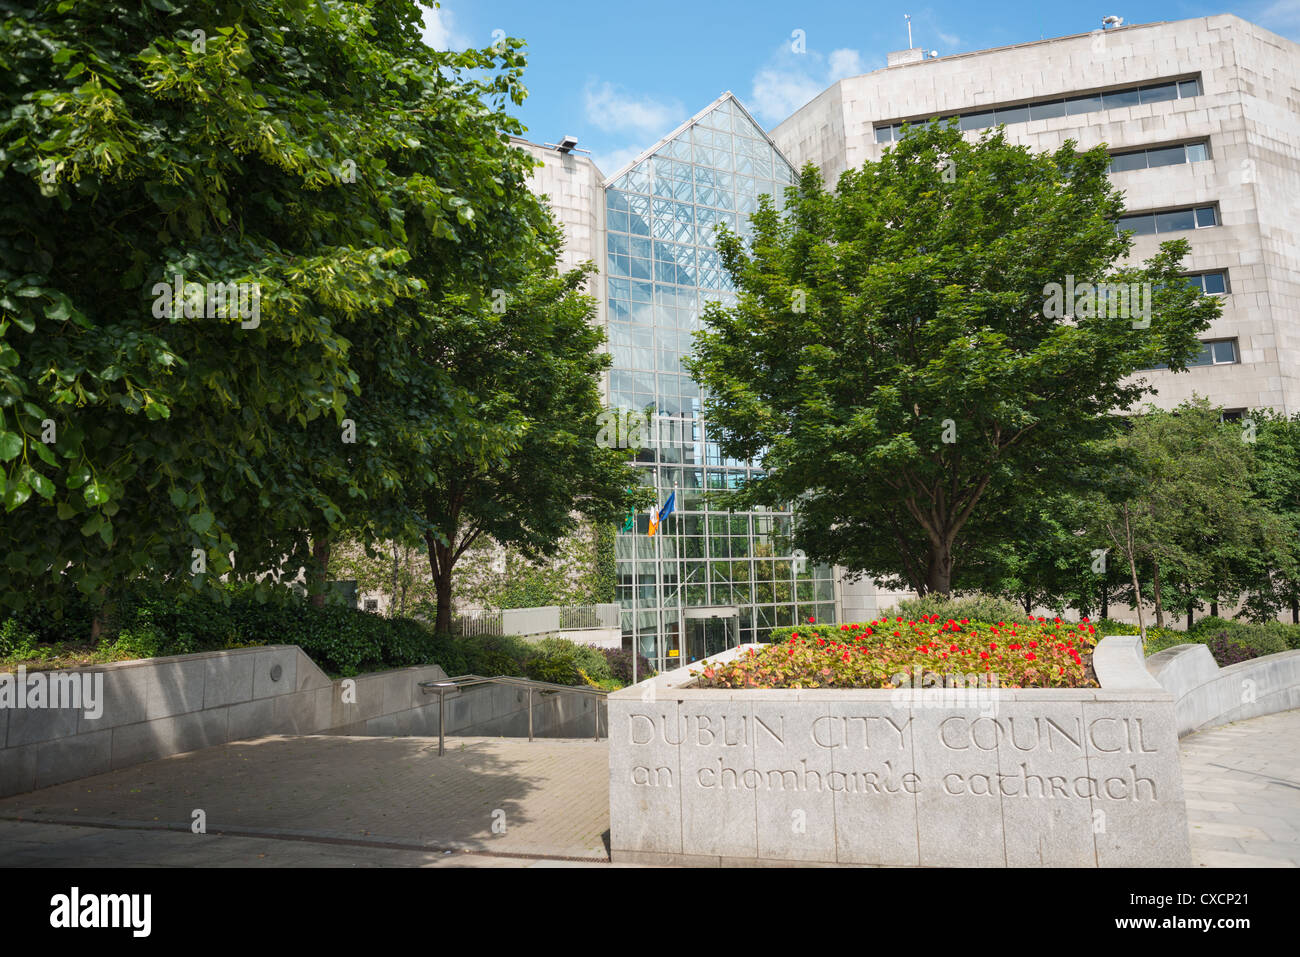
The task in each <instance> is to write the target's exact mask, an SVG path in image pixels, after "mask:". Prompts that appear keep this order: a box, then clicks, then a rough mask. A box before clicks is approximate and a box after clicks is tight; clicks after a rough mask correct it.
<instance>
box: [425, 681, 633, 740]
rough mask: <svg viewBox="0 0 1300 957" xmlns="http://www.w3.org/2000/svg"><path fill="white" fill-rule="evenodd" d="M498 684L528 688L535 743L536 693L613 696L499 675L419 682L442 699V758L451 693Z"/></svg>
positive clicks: (598, 690)
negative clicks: (534, 708)
mask: <svg viewBox="0 0 1300 957" xmlns="http://www.w3.org/2000/svg"><path fill="white" fill-rule="evenodd" d="M492 682H498V683H500V684H505V685H513V686H515V687H516V688H527V689H528V740H529V741H532V740H533V691H534V690H538V691H540V692H541V693H542V694H559V693H560V692H564V691H567V692H570V693H574V694H588V695H593V696H594V697H597V698H605V697H608V696H609V692H608V691H606V690H605V689H604V688H592V687H590V686H589V685H559V684H555V683H554V682H551V681H536V680H534V679H532V678H516V677H514V676H513V675H497V676H496V677H495V678H485V677H483V676H482V675H459V676H457V677H455V678H440V679H434V680H432V681H420V682H417V684H419V686H420V691H421V693H422V694H436V695H437V696H438V756H439V757H442V756H443V755H444V754H445V753H446V751H447V748H446V729H447V721H446V718H447V714H446V708H445V706H444V705H445V702H446V700H447V694H448V693H449V692H451V691H460V690H461V689H462V688H469V687H473V686H474V685H482V684H490V683H492ZM592 711H593V712H594V713H595V717H596V738H595V739H596V740H597V741H599V740H600V705H599V704H597V705H596V707H594V708H593V709H592Z"/></svg>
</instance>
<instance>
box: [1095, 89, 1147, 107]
mask: <svg viewBox="0 0 1300 957" xmlns="http://www.w3.org/2000/svg"><path fill="white" fill-rule="evenodd" d="M1101 96H1102V102H1103V103H1105V104H1106V109H1108V110H1118V109H1121V108H1122V107H1125V106H1137V105H1138V104H1139V103H1141V102H1142V98H1141V96H1139V94H1138V91H1137V90H1112V91H1111V92H1110V93H1103V94H1102V95H1101Z"/></svg>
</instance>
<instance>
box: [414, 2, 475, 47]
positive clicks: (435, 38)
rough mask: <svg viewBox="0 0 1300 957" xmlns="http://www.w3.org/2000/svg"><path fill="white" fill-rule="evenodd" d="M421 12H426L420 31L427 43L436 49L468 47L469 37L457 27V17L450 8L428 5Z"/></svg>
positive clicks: (421, 36)
mask: <svg viewBox="0 0 1300 957" xmlns="http://www.w3.org/2000/svg"><path fill="white" fill-rule="evenodd" d="M421 12H422V13H423V14H424V29H423V30H421V31H420V38H421V39H423V40H424V42H425V44H426V45H428V46H431V47H433V48H434V49H435V50H465V49H468V47H469V45H470V42H469V37H467V36H465V35H464V34H463V33H460V32H459V31H458V30H457V29H456V17H455V16H454V15H453V14H452V12H451V11H450V10H448V9H447V8H446V7H441V8H439V9H434V8H432V7H428V8H426V9H424V10H422V11H421Z"/></svg>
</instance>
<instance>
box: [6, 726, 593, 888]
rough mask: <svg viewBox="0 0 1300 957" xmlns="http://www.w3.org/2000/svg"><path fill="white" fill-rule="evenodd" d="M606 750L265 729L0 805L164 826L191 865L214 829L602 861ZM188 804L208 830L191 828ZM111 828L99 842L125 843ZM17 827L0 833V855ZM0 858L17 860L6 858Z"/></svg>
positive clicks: (92, 821)
mask: <svg viewBox="0 0 1300 957" xmlns="http://www.w3.org/2000/svg"><path fill="white" fill-rule="evenodd" d="M608 753H609V752H608V748H607V746H606V744H605V742H603V741H602V742H599V743H597V742H594V741H583V740H556V739H548V740H546V741H534V742H531V743H530V742H528V741H527V740H524V739H511V738H448V740H447V753H446V754H445V755H444V756H443V757H441V758H439V757H438V741H437V739H436V738H418V737H410V738H363V737H343V736H333V735H307V736H301V737H287V736H272V737H266V738H259V739H256V740H252V741H242V742H236V743H233V744H228V745H221V746H218V747H213V748H207V749H205V750H202V751H195V752H191V753H189V754H183V755H175V756H172V757H169V758H164V759H162V760H159V761H151V762H149V763H147V764H142V765H137V766H135V767H130V768H123V769H121V770H118V771H112V772H109V773H107V774H100V775H95V776H94V777H89V778H84V779H82V780H80V781H72V782H69V783H67V784H60V785H56V786H54V787H50V788H44V789H42V790H40V791H34V792H31V793H29V794H19V795H14V796H13V797H9V798H5V799H3V800H0V820H8V821H10V822H13V821H15V820H21V821H29V822H40V823H56V824H61V825H74V824H81V825H99V826H100V827H101V830H110V829H112V828H119V829H120V828H127V829H131V830H132V831H133V832H134V833H135V834H136V835H139V833H140V830H141V829H155V830H157V829H171V830H174V831H177V832H180V833H181V835H182V836H183V837H188V838H189V839H190V846H191V848H192V850H191V851H190V852H189V853H190V854H191V856H193V857H194V858H195V860H194V861H193V862H192V863H193V864H195V865H203V866H206V861H205V860H200V858H206V857H207V856H209V854H210V853H211V851H212V850H213V849H214V848H215V845H214V844H213V843H212V841H211V838H212V837H213V836H214V835H217V834H221V835H225V836H234V837H240V838H251V839H257V838H279V839H290V840H292V839H298V840H310V841H315V842H317V843H321V844H331V843H333V844H334V845H335V846H336V847H337V846H341V845H342V844H343V843H347V844H352V845H354V846H358V847H359V846H365V847H368V848H370V849H376V848H383V849H386V850H393V851H397V850H406V851H410V850H422V851H437V852H443V851H452V852H453V855H452V856H454V854H455V853H457V852H460V853H464V852H475V853H480V854H491V855H497V856H517V857H521V858H528V857H544V858H559V859H566V858H568V859H577V860H586V861H608V859H609V855H608V851H607V848H606V844H605V841H606V832H607V830H608V828H609V770H608V768H609V758H608ZM196 809H201V810H202V811H203V812H204V813H205V815H206V824H207V834H206V835H196V834H192V833H191V822H192V821H193V820H194V811H195V810H196ZM83 830H84V829H83ZM117 834H118V836H117V837H112V836H109V835H100V836H99V838H98V840H99V841H100V842H101V843H103V842H106V843H107V844H108V845H112V844H113V843H114V842H116V843H119V844H129V843H130V841H131V840H132V837H131V835H130V834H128V833H127V832H125V831H121V830H119V831H118V832H117ZM24 835H30V832H24V831H21V829H19V830H14V829H10V831H9V832H8V834H6V832H5V831H3V830H0V852H12V851H13V850H14V849H13V848H10V847H9V846H8V844H9V840H10V839H13V840H17V839H18V837H20V836H24ZM83 836H84V835H83ZM51 837H52V838H53V837H54V835H51ZM136 839H139V838H138V837H137V838H136ZM154 843H156V844H158V845H159V848H160V850H159V853H163V845H167V848H166V856H167V863H168V864H176V863H180V862H181V861H180V860H176V859H175V858H176V857H177V856H178V855H179V857H180V858H181V860H183V859H184V855H185V853H186V852H185V851H184V850H182V848H183V847H184V845H183V844H182V845H176V850H175V853H172V851H171V849H170V848H171V845H170V844H168V842H165V841H163V842H160V841H159V840H158V839H157V838H155V840H154ZM68 848H69V850H70V851H71V850H74V849H75V844H69V845H68ZM26 852H27V853H28V854H30V853H31V848H30V847H29V848H26ZM295 853H297V854H299V855H301V854H303V853H306V851H304V850H303V849H301V848H300V849H298V851H297V852H295V851H294V850H292V849H290V848H287V847H286V848H282V849H280V851H279V852H278V856H280V857H282V858H283V857H288V858H293V856H294V854H295ZM336 853H339V854H343V852H342V851H337V852H336ZM344 856H346V855H344ZM442 856H447V855H445V854H444V855H442ZM3 859H4V860H6V861H7V862H8V863H17V861H16V860H14V859H13V857H12V853H5V856H4V858H3ZM64 863H77V862H76V860H66V859H65V861H64ZM159 863H161V861H160V862H159ZM281 863H293V861H292V860H282V861H281ZM416 863H421V862H416Z"/></svg>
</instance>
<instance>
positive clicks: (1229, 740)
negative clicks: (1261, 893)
mask: <svg viewBox="0 0 1300 957" xmlns="http://www.w3.org/2000/svg"><path fill="white" fill-rule="evenodd" d="M1179 751H1180V754H1181V758H1182V765H1183V790H1184V793H1185V796H1186V799H1187V819H1188V824H1189V828H1190V831H1191V836H1192V863H1193V864H1195V865H1197V866H1199V867H1300V710H1296V711H1282V712H1279V713H1278V714H1270V715H1265V716H1264V717H1262V718H1251V719H1250V720H1248V721H1238V722H1235V723H1233V724H1228V725H1224V726H1223V727H1221V728H1212V729H1210V730H1209V731H1201V732H1200V733H1198V734H1191V735H1188V736H1187V737H1185V738H1183V740H1182V741H1181V742H1180V743H1179Z"/></svg>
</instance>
